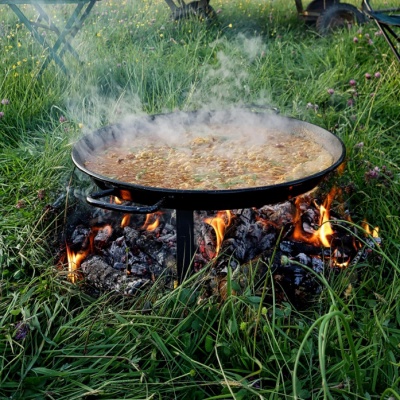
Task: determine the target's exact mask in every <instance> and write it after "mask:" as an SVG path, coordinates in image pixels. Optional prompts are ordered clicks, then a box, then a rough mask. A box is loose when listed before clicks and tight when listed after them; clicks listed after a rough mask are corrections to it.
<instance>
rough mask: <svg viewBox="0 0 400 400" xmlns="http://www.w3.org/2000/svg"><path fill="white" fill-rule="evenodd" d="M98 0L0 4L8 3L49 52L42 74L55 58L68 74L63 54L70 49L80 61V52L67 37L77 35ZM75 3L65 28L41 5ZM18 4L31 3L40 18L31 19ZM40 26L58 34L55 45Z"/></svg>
mask: <svg viewBox="0 0 400 400" xmlns="http://www.w3.org/2000/svg"><path fill="white" fill-rule="evenodd" d="M97 1H99V0H0V4H8V6H9V7H10V8H11V9H12V10H13V11H14V13H15V14H16V15H17V16H18V18H19V19H20V21H21V22H22V23H23V24H24V25H25V26H26V27H27V29H28V30H29V31H30V32H31V34H32V36H33V37H34V38H35V39H36V40H37V42H38V43H40V44H41V46H42V47H43V48H44V49H45V50H47V51H48V52H49V54H48V56H47V58H46V60H45V61H44V63H43V65H42V67H41V69H40V71H39V76H40V75H41V74H42V72H43V71H44V69H45V68H46V67H47V65H48V64H49V63H50V62H51V60H54V62H55V63H56V64H57V65H58V66H59V67H60V68H61V70H62V71H63V72H64V73H65V74H66V75H68V71H67V68H66V66H65V64H64V61H63V60H62V56H63V55H64V53H65V52H66V51H69V52H70V53H71V54H72V55H73V56H74V57H75V58H76V59H78V61H79V57H78V53H77V52H76V51H75V50H74V48H73V47H72V45H71V44H70V43H69V42H68V40H67V37H68V36H69V37H70V38H71V39H72V38H74V37H75V35H76V34H77V33H78V32H79V30H80V29H81V27H82V25H83V22H84V21H85V19H86V18H87V17H88V15H89V13H90V11H91V9H92V8H93V6H94V5H95V3H96V2H97ZM74 3H75V4H76V7H75V9H74V10H73V11H72V14H71V16H70V17H69V19H68V21H67V22H66V25H65V27H64V28H63V29H59V28H58V27H57V26H56V25H55V24H54V23H53V22H52V20H51V19H50V17H49V15H48V13H46V11H45V10H44V9H43V8H42V7H41V6H40V4H44V5H56V4H74ZM17 4H18V5H19V4H31V5H32V6H34V7H35V8H36V10H37V12H38V13H39V17H38V19H37V20H36V21H31V20H30V19H29V18H27V17H26V16H25V14H24V13H23V12H22V10H21V8H19V7H18V6H17ZM42 21H43V23H42ZM39 28H41V29H47V30H50V31H52V32H54V33H55V34H56V35H57V39H56V41H55V43H54V45H53V46H52V45H51V44H50V43H49V42H48V41H47V40H46V39H45V38H44V37H43V36H42V35H41V34H40V33H39V31H38V29H39Z"/></svg>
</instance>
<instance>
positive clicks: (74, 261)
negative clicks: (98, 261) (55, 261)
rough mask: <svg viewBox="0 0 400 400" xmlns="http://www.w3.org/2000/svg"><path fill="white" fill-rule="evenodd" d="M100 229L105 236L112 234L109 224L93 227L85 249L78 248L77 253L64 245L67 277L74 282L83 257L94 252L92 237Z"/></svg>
mask: <svg viewBox="0 0 400 400" xmlns="http://www.w3.org/2000/svg"><path fill="white" fill-rule="evenodd" d="M100 231H102V232H103V233H104V234H105V235H106V236H107V237H110V236H111V234H112V227H111V225H104V226H102V227H93V228H92V229H91V232H90V236H89V243H90V245H89V246H88V248H87V249H85V250H80V251H78V252H77V253H75V252H73V251H72V250H71V249H70V248H69V246H68V245H66V252H67V260H68V279H69V280H70V281H71V282H72V283H75V282H76V281H77V279H78V274H77V270H78V269H79V267H80V266H81V264H82V262H83V261H84V260H85V258H86V257H87V256H88V255H89V254H91V253H93V252H94V238H95V236H96V234H97V233H98V232H100Z"/></svg>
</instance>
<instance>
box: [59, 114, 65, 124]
mask: <svg viewBox="0 0 400 400" xmlns="http://www.w3.org/2000/svg"><path fill="white" fill-rule="evenodd" d="M66 120H67V118H65V117H64V115H61V117H60V118H59V121H60V122H61V123H63V122H65V121H66Z"/></svg>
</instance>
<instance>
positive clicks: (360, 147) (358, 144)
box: [354, 142, 364, 149]
mask: <svg viewBox="0 0 400 400" xmlns="http://www.w3.org/2000/svg"><path fill="white" fill-rule="evenodd" d="M363 147H364V142H360V143H357V144H356V145H354V148H356V149H362V148H363Z"/></svg>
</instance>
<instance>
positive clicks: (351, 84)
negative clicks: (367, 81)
mask: <svg viewBox="0 0 400 400" xmlns="http://www.w3.org/2000/svg"><path fill="white" fill-rule="evenodd" d="M349 85H350V86H356V85H357V82H356V81H355V80H354V79H350V81H349Z"/></svg>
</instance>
